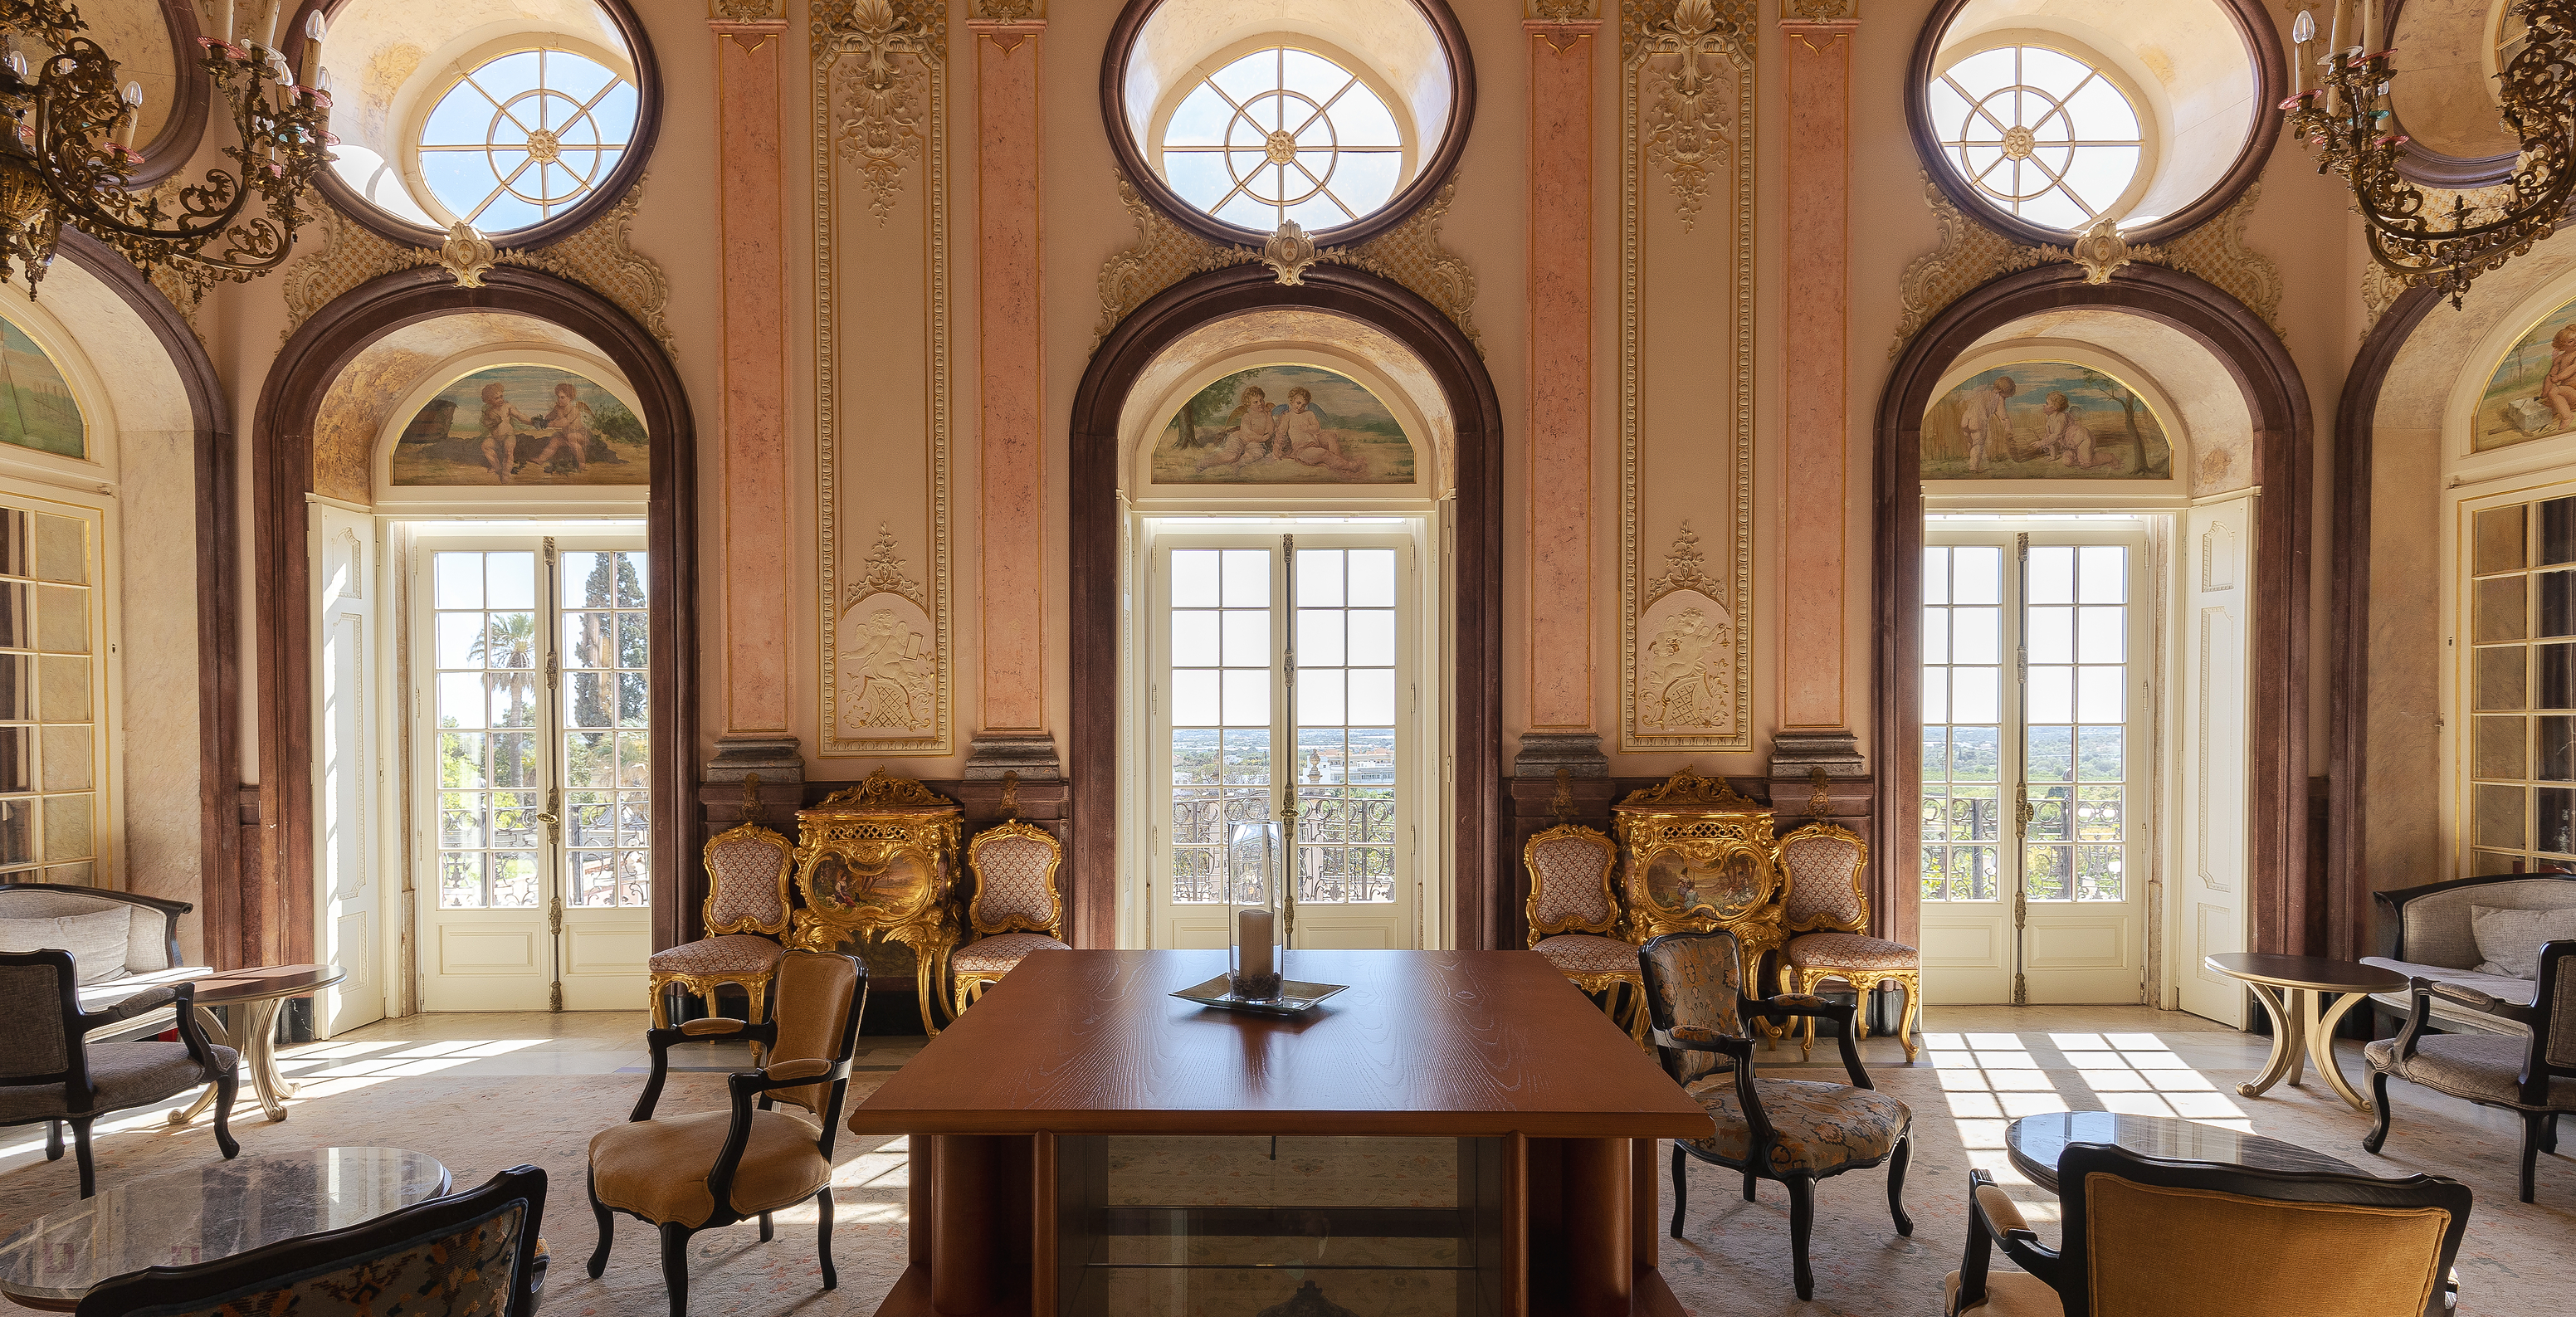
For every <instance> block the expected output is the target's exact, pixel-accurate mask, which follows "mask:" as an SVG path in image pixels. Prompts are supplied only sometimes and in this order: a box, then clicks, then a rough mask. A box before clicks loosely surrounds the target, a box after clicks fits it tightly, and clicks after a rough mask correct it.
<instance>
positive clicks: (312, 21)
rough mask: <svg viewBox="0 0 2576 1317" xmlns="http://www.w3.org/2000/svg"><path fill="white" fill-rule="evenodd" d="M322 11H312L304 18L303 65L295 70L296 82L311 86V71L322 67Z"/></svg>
mask: <svg viewBox="0 0 2576 1317" xmlns="http://www.w3.org/2000/svg"><path fill="white" fill-rule="evenodd" d="M323 31H324V29H323V25H322V11H321V10H319V9H316V10H314V11H313V12H312V13H310V14H307V15H305V17H304V64H303V67H302V68H301V69H299V70H297V72H298V74H299V76H298V77H297V78H296V79H295V80H296V81H297V82H299V83H302V84H303V85H305V86H307V87H310V86H312V85H313V71H314V70H315V69H318V68H321V67H322V33H323Z"/></svg>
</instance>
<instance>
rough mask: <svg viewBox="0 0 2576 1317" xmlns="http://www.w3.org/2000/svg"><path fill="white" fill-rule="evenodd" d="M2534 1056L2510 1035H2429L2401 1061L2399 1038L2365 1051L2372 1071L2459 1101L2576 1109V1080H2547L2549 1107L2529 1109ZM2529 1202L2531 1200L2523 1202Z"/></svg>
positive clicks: (2527, 1042)
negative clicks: (2527, 1082)
mask: <svg viewBox="0 0 2576 1317" xmlns="http://www.w3.org/2000/svg"><path fill="white" fill-rule="evenodd" d="M2530 1053H2531V1041H2530V1040H2529V1039H2528V1038H2516V1037H2513V1036H2511V1035H2508V1034H2487V1033H2445V1034H2426V1035H2424V1036H2423V1037H2420V1038H2418V1039H2416V1040H2415V1055H2413V1056H2410V1057H2406V1058H2404V1059H2402V1060H2401V1059H2399V1057H2398V1055H2397V1040H2396V1039H2394V1038H2382V1039H2380V1040H2379V1041H2378V1042H2375V1043H2370V1044H2368V1045H2366V1046H2364V1047H2363V1048H2362V1049H2361V1058H2362V1060H2363V1061H2364V1062H2366V1063H2368V1065H2369V1066H2370V1068H2371V1069H2373V1070H2375V1071H2378V1072H2379V1073H2381V1074H2384V1075H2393V1076H2395V1077H2397V1078H2399V1079H2403V1080H2407V1081H2409V1082H2411V1083H2417V1084H2422V1085H2423V1086H2424V1087H2426V1088H2430V1089H2438V1090H2440V1091H2441V1092H2444V1093H2448V1094H2450V1095H2451V1096H2453V1097H2455V1098H2466V1099H2468V1100H2469V1101H2471V1102H2485V1103H2491V1104H2493V1105H2495V1106H2500V1107H2513V1108H2516V1109H2519V1110H2524V1111H2532V1110H2540V1111H2576V1078H2571V1077H2569V1076H2566V1075H2552V1076H2550V1077H2549V1104H2548V1105H2547V1106H2545V1107H2537V1108H2535V1107H2529V1106H2525V1105H2524V1104H2523V1101H2522V1067H2523V1062H2524V1060H2525V1058H2526V1057H2528V1056H2529V1055H2530ZM2525 1201H2529V1200H2525Z"/></svg>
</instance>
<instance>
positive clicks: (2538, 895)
mask: <svg viewBox="0 0 2576 1317" xmlns="http://www.w3.org/2000/svg"><path fill="white" fill-rule="evenodd" d="M2375 895H2376V896H2377V897H2378V898H2379V903H2380V904H2381V905H2383V906H2386V907H2387V908H2388V911H2389V914H2390V916H2391V922H2392V923H2394V924H2395V925H2396V932H2395V936H2394V937H2392V938H2391V939H2390V940H2389V944H2388V946H2387V948H2386V949H2385V954H2382V955H2377V956H2364V957H2362V960H2361V963H2362V964H2365V965H2376V966H2379V967H2380V968H2382V969H2391V970H2395V971H2397V972H2398V973H2400V974H2403V975H2406V976H2407V977H2409V978H2422V979H2432V980H2435V981H2437V982H2442V983H2453V984H2458V985H2459V986H2461V987H2466V988H2475V989H2477V990H2478V991H2479V992H2483V993H2485V994H2487V995H2488V996H2490V997H2493V998H2495V999H2497V1000H2499V1001H2505V1002H2511V1003H2513V1004H2514V1005H2516V1006H2529V1005H2530V1004H2531V999H2532V994H2533V993H2534V991H2535V990H2536V989H2537V988H2538V986H2539V985H2538V984H2536V983H2535V982H2533V981H2532V980H2530V979H2511V978H2505V977H2503V976H2502V975H2496V974H2480V973H2478V972H2477V969H2476V968H2475V967H2476V966H2477V965H2478V964H2479V962H2481V961H2483V960H2484V959H2485V957H2483V956H2481V955H2479V954H2478V940H2477V937H2476V935H2475V934H2474V933H2473V932H2472V931H2471V929H2470V927H2469V911H2470V909H2471V908H2472V907H2475V906H2486V907H2488V908H2490V909H2510V910H2562V909H2566V908H2568V907H2571V906H2576V874H2548V873H2508V874H2497V875H2495V876H2492V877H2487V878H2463V879H2460V880H2459V881H2457V882H2448V883H2433V884H2430V885H2428V886H2424V887H2408V888H2401V889H2399V890H2397V891H2390V892H2378V893H2375ZM2410 998H2411V994H2409V993H2405V992H2383V993H2378V994H2375V995H2374V996H2372V998H2371V1010H2372V1012H2373V1013H2374V1014H2376V1015H2377V1016H2378V1017H2379V1019H2380V1021H2381V1023H2382V1025H2383V1026H2384V1027H2383V1028H2382V1029H2381V1030H2380V1032H2381V1033H2382V1034H2383V1035H2385V1034H2387V1033H2390V1032H2393V1031H2394V1030H2395V1029H2396V1027H2397V1026H2398V1025H2399V1024H2401V1023H2403V1022H2404V1021H2405V1019H2406V1013H2407V1012H2408V1011H2410V1010H2412V1009H2414V1003H2413V1002H2412V1000H2411V999H2410ZM2428 1022H2429V1023H2430V1024H2431V1025H2432V1026H2433V1027H2434V1028H2436V1029H2440V1030H2443V1031H2445V1032H2448V1033H2471V1032H2475V1033H2528V1032H2530V1031H2529V1030H2528V1029H2525V1028H2524V1027H2523V1026H2521V1025H2519V1024H2516V1023H2514V1022H2512V1021H2510V1020H2504V1019H2499V1018H2497V1017H2495V1016H2492V1015H2484V1014H2481V1013H2479V1012H2477V1011H2473V1010H2470V1009H2468V1008H2467V1007H2464V1006H2461V1005H2459V1004H2457V1003H2455V1002H2452V1001H2450V1000H2449V999H2447V998H2444V997H2439V996H2436V997H2434V998H2432V1008H2431V1013H2430V1018H2429V1021H2428Z"/></svg>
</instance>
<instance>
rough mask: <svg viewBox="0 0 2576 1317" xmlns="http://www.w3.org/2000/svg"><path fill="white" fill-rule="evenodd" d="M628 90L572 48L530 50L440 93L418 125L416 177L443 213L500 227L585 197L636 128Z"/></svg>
mask: <svg viewBox="0 0 2576 1317" xmlns="http://www.w3.org/2000/svg"><path fill="white" fill-rule="evenodd" d="M635 109H636V96H635V85H634V84H633V83H631V82H628V81H627V80H626V79H624V78H622V77H619V76H618V75H617V74H616V73H615V72H613V71H611V70H610V69H609V68H608V67H607V66H605V65H603V64H601V63H600V62H599V61H597V60H594V59H590V58H588V57H587V56H584V55H582V54H580V53H578V52H575V51H571V50H564V49H561V48H557V47H549V46H542V45H541V46H538V47H537V48H535V49H533V50H522V51H514V52H512V53H510V54H507V55H503V56H501V57H500V58H498V59H494V60H491V61H489V62H487V63H485V64H483V65H482V66H481V67H479V68H476V69H475V70H473V71H472V72H470V73H467V74H465V75H464V76H463V77H461V78H458V79H457V80H456V83H455V85H454V86H452V87H450V88H448V90H447V92H446V94H445V95H443V96H441V97H440V98H439V99H438V102H437V104H436V105H435V106H434V107H433V108H432V109H431V110H430V112H429V115H428V117H427V118H426V119H424V120H423V121H422V123H421V128H420V139H419V142H418V143H417V149H418V150H419V152H420V175H421V181H422V182H423V183H424V184H425V185H426V186H427V187H428V189H429V192H430V195H431V196H432V197H433V198H435V199H436V200H437V202H438V203H439V205H440V206H441V207H443V208H444V209H445V210H446V211H447V212H448V214H450V215H452V216H453V217H455V218H456V219H461V220H463V221H465V222H466V223H468V224H472V225H474V226H475V227H476V228H479V229H485V230H490V231H508V230H511V229H521V228H526V227H527V226H529V225H531V224H536V223H539V222H541V221H543V220H546V219H549V218H552V217H553V216H554V214H555V213H556V212H557V211H560V210H562V209H564V208H565V207H567V206H570V205H572V204H574V203H575V202H578V201H579V200H581V199H582V198H583V197H586V196H588V195H590V193H591V192H592V191H593V190H595V189H596V188H597V187H598V186H599V183H600V181H601V180H602V179H604V178H606V177H607V176H608V173H609V171H610V170H612V169H614V168H615V167H616V165H617V161H618V159H619V158H620V157H622V156H623V155H624V154H625V152H626V149H627V147H628V145H629V144H630V139H631V137H632V136H633V133H634V129H635Z"/></svg>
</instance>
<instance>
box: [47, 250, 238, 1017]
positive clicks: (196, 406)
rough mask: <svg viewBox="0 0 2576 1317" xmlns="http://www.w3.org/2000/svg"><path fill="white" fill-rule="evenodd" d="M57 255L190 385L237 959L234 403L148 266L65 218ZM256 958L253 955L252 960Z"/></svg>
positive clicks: (217, 834)
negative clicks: (105, 294)
mask: <svg viewBox="0 0 2576 1317" xmlns="http://www.w3.org/2000/svg"><path fill="white" fill-rule="evenodd" d="M57 254H58V256H59V258H60V259H62V260H67V261H70V262H71V263H72V264H74V265H77V266H79V267H80V268H81V269H83V270H86V271H88V272H89V273H91V274H93V275H95V276H97V277H98V280H99V282H101V283H103V284H106V285H107V286H108V287H109V288H111V289H113V290H115V292H116V295H117V297H118V298H119V299H120V300H122V301H123V302H124V303H125V305H126V307H127V308H128V309H130V310H132V311H133V312H134V314H135V316H136V317H137V318H139V319H140V320H142V322H143V324H144V326H145V327H146V328H148V329H150V330H151V331H152V337H153V338H154V339H155V340H156V341H158V342H159V343H160V344H161V350H162V351H164V352H166V353H168V354H170V365H171V368H172V370H173V371H174V372H176V374H177V375H178V377H179V387H180V388H182V389H184V390H185V391H186V393H187V399H188V417H189V429H190V430H191V431H192V432H193V433H192V435H191V438H190V444H189V447H190V450H191V452H192V453H193V454H194V458H195V461H194V465H195V468H196V482H195V483H196V490H197V524H196V526H195V532H196V539H197V590H198V596H197V812H198V820H199V822H198V830H199V831H198V835H199V837H200V838H201V842H200V845H201V848H202V849H201V851H200V854H199V858H198V869H197V873H198V880H197V881H198V884H199V888H200V895H199V897H198V899H197V902H196V905H197V909H198V910H199V911H200V913H201V918H202V923H201V925H200V928H201V936H202V937H203V940H204V945H205V950H206V957H207V959H208V960H209V961H211V962H212V963H213V964H214V965H215V966H216V967H218V968H222V969H232V968H237V967H238V966H240V965H241V964H243V963H244V962H243V960H242V955H241V945H242V944H241V893H240V890H239V888H238V886H237V884H236V883H235V881H234V875H236V874H239V873H240V872H241V822H240V808H241V807H240V799H241V779H242V771H241V657H240V653H241V645H240V640H239V632H238V631H237V629H236V627H235V621H236V619H238V618H239V617H240V616H241V614H240V609H239V604H238V602H237V600H238V598H239V595H240V588H239V584H238V581H237V580H236V574H237V565H238V563H239V558H240V553H239V540H240V534H239V525H240V523H239V519H238V518H237V517H236V516H235V514H234V510H233V491H234V489H235V488H236V486H235V484H234V480H235V467H236V466H237V465H238V460H239V459H238V458H237V457H236V455H235V449H234V446H233V420H232V404H231V402H230V401H229V400H228V399H227V398H226V397H225V394H224V383H223V377H222V376H220V375H218V374H216V373H215V363H214V361H213V359H212V358H210V357H208V356H207V355H206V348H205V345H204V344H202V343H200V342H198V341H197V333H196V331H195V330H194V329H192V328H190V327H189V324H188V317H187V316H186V315H185V314H183V313H182V312H181V311H180V310H179V308H177V307H175V306H173V305H171V304H170V299H168V298H166V297H163V296H162V295H161V290H160V289H157V288H154V287H153V286H152V282H151V281H150V280H149V279H146V278H145V277H144V276H143V273H142V271H140V270H137V269H135V268H134V267H133V266H132V265H129V264H127V263H126V261H125V258H124V257H122V256H119V255H117V254H116V253H115V251H114V250H112V249H110V248H109V247H108V246H107V244H105V243H102V242H100V241H99V240H98V239H96V238H93V237H91V236H89V235H88V234H86V233H83V232H81V231H80V230H78V229H74V228H71V227H70V226H68V225H66V226H65V227H64V229H63V233H62V240H61V245H60V246H59V247H58V248H57ZM254 963H255V962H254Z"/></svg>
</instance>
